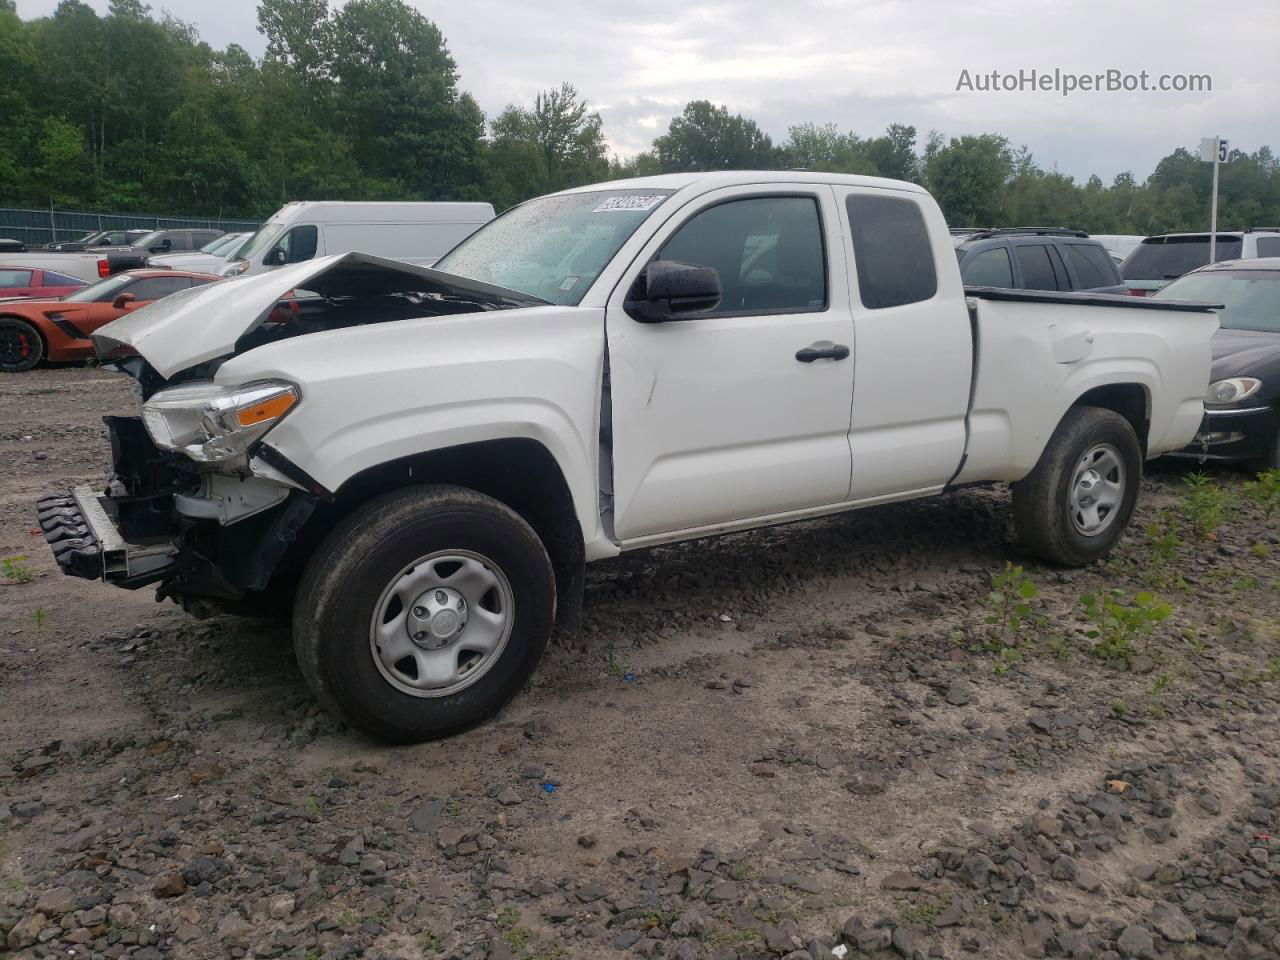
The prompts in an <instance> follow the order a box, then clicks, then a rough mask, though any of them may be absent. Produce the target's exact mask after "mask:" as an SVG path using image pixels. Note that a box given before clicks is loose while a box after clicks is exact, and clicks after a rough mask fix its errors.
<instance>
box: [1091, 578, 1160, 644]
mask: <svg viewBox="0 0 1280 960" xmlns="http://www.w3.org/2000/svg"><path fill="white" fill-rule="evenodd" d="M1080 603H1081V605H1082V606H1083V607H1084V612H1085V615H1086V616H1087V617H1088V618H1089V619H1090V620H1092V621H1093V629H1092V630H1089V631H1088V632H1087V633H1086V634H1085V635H1086V636H1087V637H1089V639H1091V640H1096V641H1097V642H1096V643H1095V644H1094V646H1093V648H1092V652H1093V654H1094V656H1096V657H1099V658H1101V659H1103V660H1117V659H1120V658H1122V657H1129V656H1132V655H1133V654H1134V653H1136V652H1137V649H1138V648H1137V643H1138V641H1139V640H1141V639H1143V638H1144V637H1146V636H1147V635H1148V634H1150V633H1151V631H1152V630H1154V629H1155V627H1156V625H1157V624H1159V623H1163V622H1164V621H1165V620H1167V619H1169V617H1170V616H1171V615H1172V613H1173V608H1172V607H1170V606H1169V605H1168V604H1167V603H1163V602H1161V601H1159V600H1157V599H1156V597H1155V595H1154V594H1150V593H1146V592H1142V593H1138V594H1135V595H1134V598H1133V602H1132V603H1126V602H1124V595H1123V594H1122V593H1121V592H1120V591H1119V590H1112V591H1111V593H1110V594H1109V595H1108V596H1107V597H1105V598H1098V597H1096V596H1094V595H1093V594H1091V593H1086V594H1085V595H1084V596H1083V597H1081V598H1080Z"/></svg>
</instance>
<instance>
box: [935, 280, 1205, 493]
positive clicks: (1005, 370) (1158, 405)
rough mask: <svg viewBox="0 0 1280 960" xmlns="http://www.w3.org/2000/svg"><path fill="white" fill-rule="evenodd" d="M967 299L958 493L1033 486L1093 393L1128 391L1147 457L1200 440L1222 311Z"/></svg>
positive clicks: (1019, 295) (1013, 297)
mask: <svg viewBox="0 0 1280 960" xmlns="http://www.w3.org/2000/svg"><path fill="white" fill-rule="evenodd" d="M965 294H966V300H967V304H968V307H969V318H970V323H971V325H972V328H973V338H974V379H973V390H972V397H973V399H972V402H971V404H970V409H969V416H968V420H967V435H968V436H967V443H966V448H965V462H964V464H963V465H962V467H961V469H960V471H959V472H958V473H957V475H956V477H955V479H954V480H953V483H968V482H979V481H990V480H1005V481H1013V480H1018V479H1021V478H1022V477H1024V476H1026V475H1027V474H1028V473H1029V472H1030V471H1031V470H1032V469H1033V468H1034V467H1035V465H1036V461H1037V460H1038V459H1039V456H1040V453H1041V451H1043V450H1044V448H1045V445H1046V444H1047V443H1048V441H1049V437H1050V436H1051V435H1052V433H1053V430H1054V429H1055V428H1056V426H1057V424H1058V423H1059V422H1060V421H1061V420H1062V417H1063V414H1064V413H1065V412H1066V406H1068V405H1070V403H1071V402H1072V398H1081V397H1083V398H1086V400H1085V402H1087V397H1088V394H1089V392H1090V391H1091V390H1099V391H1101V390H1106V391H1109V392H1111V393H1113V394H1114V393H1115V392H1116V391H1125V395H1126V396H1127V398H1128V400H1129V401H1130V402H1131V403H1132V407H1133V411H1134V416H1135V419H1138V420H1145V421H1146V423H1147V424H1148V425H1149V426H1148V429H1147V431H1146V434H1147V445H1146V454H1147V456H1148V457H1154V456H1157V455H1159V454H1161V453H1165V452H1167V451H1170V450H1176V449H1180V448H1181V447H1182V446H1184V445H1185V444H1186V443H1189V442H1190V440H1191V439H1192V438H1193V437H1194V436H1195V433H1196V430H1197V429H1198V428H1199V425H1200V421H1201V419H1202V417H1203V415H1204V392H1205V390H1206V389H1207V388H1208V385H1209V368H1210V362H1211V355H1210V340H1211V338H1212V335H1213V332H1214V331H1215V330H1217V328H1218V317H1217V314H1216V313H1214V312H1213V311H1214V310H1215V309H1216V308H1217V306H1218V305H1217V304H1211V303H1197V302H1192V301H1182V300H1148V299H1146V298H1138V297H1126V296H1119V295H1115V294H1104V293H1067V292H1057V291H1032V290H1006V289H997V288H993V287H966V288H965ZM1140 311H1141V312H1140ZM1150 311H1157V312H1163V313H1165V314H1168V315H1169V316H1168V322H1167V323H1160V324H1154V325H1153V324H1152V323H1151V320H1150V317H1151V313H1150ZM1121 373H1122V376H1121V377H1118V374H1121ZM1118 380H1119V381H1120V382H1117V381H1118ZM1175 387H1180V389H1179V390H1177V391H1175V389H1174V388H1175ZM1140 432H1141V431H1140Z"/></svg>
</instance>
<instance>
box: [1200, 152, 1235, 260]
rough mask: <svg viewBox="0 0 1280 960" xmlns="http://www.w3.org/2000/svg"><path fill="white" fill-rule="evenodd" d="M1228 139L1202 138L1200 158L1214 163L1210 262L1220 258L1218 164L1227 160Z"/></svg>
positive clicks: (1210, 220) (1210, 223)
mask: <svg viewBox="0 0 1280 960" xmlns="http://www.w3.org/2000/svg"><path fill="white" fill-rule="evenodd" d="M1227 143H1228V142H1227V141H1226V140H1223V139H1222V138H1221V137H1203V138H1202V139H1201V140H1200V159H1201V160H1203V161H1204V162H1205V163H1212V164H1213V199H1212V200H1211V201H1210V202H1209V262H1210V263H1213V262H1214V261H1216V260H1217V258H1218V242H1217V241H1218V165H1219V164H1221V163H1226V162H1227V149H1228V147H1227Z"/></svg>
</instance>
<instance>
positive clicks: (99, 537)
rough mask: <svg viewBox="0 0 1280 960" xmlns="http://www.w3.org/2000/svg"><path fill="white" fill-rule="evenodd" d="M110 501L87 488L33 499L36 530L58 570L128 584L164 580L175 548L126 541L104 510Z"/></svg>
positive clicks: (160, 542) (161, 543)
mask: <svg viewBox="0 0 1280 960" xmlns="http://www.w3.org/2000/svg"><path fill="white" fill-rule="evenodd" d="M104 503H105V506H104ZM110 506H111V501H110V500H107V499H105V498H100V497H98V496H97V495H96V494H94V492H93V491H92V490H91V489H89V488H88V487H76V488H75V489H73V490H69V491H66V492H65V493H57V494H52V495H50V496H46V497H41V498H40V500H38V501H37V502H36V515H37V517H38V518H39V521H40V529H41V530H42V531H43V532H44V538H45V540H47V541H48V543H49V547H50V549H51V550H53V556H54V559H55V560H57V562H58V566H59V567H61V568H62V572H63V573H66V574H68V575H70V576H73V577H81V578H82V579H85V580H107V581H109V582H111V583H114V584H116V585H118V586H122V587H128V588H130V589H132V588H136V587H141V586H144V585H146V584H148V583H155V582H156V581H157V580H160V579H162V578H163V577H164V576H165V574H166V572H167V571H168V570H169V568H170V567H172V566H173V558H174V555H175V554H176V553H177V548H176V547H175V546H174V544H173V543H172V542H170V541H168V540H155V541H152V542H149V543H132V542H130V541H128V540H126V539H125V538H124V537H123V536H122V535H121V533H120V529H119V527H118V525H117V523H116V521H115V520H114V519H113V518H112V517H111V516H110V515H109V514H108V512H107V509H108V507H110Z"/></svg>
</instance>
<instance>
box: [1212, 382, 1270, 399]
mask: <svg viewBox="0 0 1280 960" xmlns="http://www.w3.org/2000/svg"><path fill="white" fill-rule="evenodd" d="M1260 389H1262V381H1261V380H1259V379H1258V378H1257V377H1228V378H1227V379H1226V380H1218V381H1216V382H1214V383H1211V384H1209V392H1208V393H1206V394H1205V395H1204V402H1205V403H1239V402H1240V401H1241V400H1247V399H1248V398H1249V397H1252V396H1253V395H1254V394H1255V393H1257V392H1258V391H1259V390H1260Z"/></svg>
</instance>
